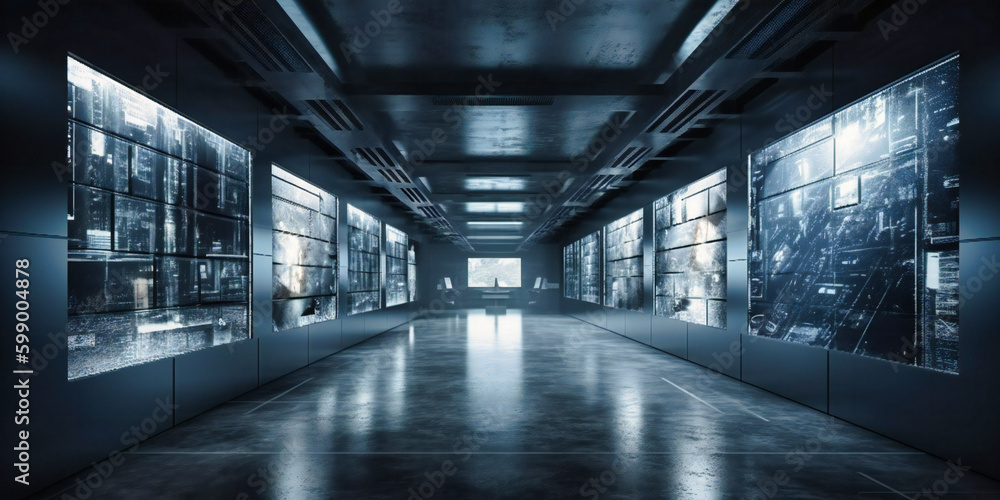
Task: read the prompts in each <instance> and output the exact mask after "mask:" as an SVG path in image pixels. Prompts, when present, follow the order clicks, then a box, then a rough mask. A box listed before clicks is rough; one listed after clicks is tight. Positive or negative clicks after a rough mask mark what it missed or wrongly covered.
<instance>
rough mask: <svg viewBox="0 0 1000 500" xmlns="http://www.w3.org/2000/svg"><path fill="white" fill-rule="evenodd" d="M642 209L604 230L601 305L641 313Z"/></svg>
mask: <svg viewBox="0 0 1000 500" xmlns="http://www.w3.org/2000/svg"><path fill="white" fill-rule="evenodd" d="M642 233H643V231H642V210H641V209H640V210H636V211H635V212H632V213H631V214H629V215H626V216H625V217H622V218H621V219H618V220H616V221H614V222H612V223H611V224H608V225H607V226H606V227H605V228H604V253H605V256H604V263H605V269H604V270H605V274H606V275H607V277H606V278H605V280H604V287H605V289H604V305H606V306H609V307H614V308H616V309H627V310H629V311H641V310H642Z"/></svg>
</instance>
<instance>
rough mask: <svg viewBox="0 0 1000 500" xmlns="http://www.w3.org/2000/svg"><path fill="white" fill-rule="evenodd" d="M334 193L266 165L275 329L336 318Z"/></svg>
mask: <svg viewBox="0 0 1000 500" xmlns="http://www.w3.org/2000/svg"><path fill="white" fill-rule="evenodd" d="M337 203H338V201H337V197H336V196H334V195H332V194H330V193H328V192H326V191H324V190H322V189H320V188H318V187H316V186H314V185H312V184H311V183H309V182H306V181H304V180H302V179H300V178H298V177H296V176H295V175H293V174H291V173H289V172H287V171H285V170H283V169H281V168H280V167H278V166H277V165H273V166H272V167H271V223H272V228H273V231H272V233H271V241H272V250H273V252H272V254H273V258H272V269H273V272H272V279H271V298H272V305H273V308H272V314H271V317H272V323H273V328H274V331H275V332H280V331H283V330H288V329H290V328H297V327H300V326H306V325H311V324H314V323H319V322H322V321H330V320H334V319H337V274H338V273H337V208H338V207H337Z"/></svg>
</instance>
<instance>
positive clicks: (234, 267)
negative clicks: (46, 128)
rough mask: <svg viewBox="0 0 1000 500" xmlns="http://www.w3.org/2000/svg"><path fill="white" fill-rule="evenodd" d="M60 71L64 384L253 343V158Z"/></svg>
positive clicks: (92, 76) (124, 92) (167, 113)
mask: <svg viewBox="0 0 1000 500" xmlns="http://www.w3.org/2000/svg"><path fill="white" fill-rule="evenodd" d="M67 63H68V71H67V77H68V91H69V92H68V98H69V101H68V114H69V116H68V119H69V120H68V127H67V135H68V142H69V147H68V153H69V165H70V167H71V173H72V178H71V180H70V184H69V190H68V196H69V204H68V227H67V230H68V236H69V241H68V248H69V255H68V259H69V262H68V292H69V304H68V309H69V321H68V324H67V326H66V329H67V335H68V347H69V355H68V359H69V366H68V376H69V379H70V380H74V379H79V378H82V377H87V376H91V375H96V374H100V373H104V372H107V371H110V370H115V369H119V368H123V367H126V366H131V365H136V364H140V363H145V362H149V361H152V360H156V359H161V358H165V357H170V356H175V355H178V354H182V353H185V352H190V351H194V350H198V349H202V348H205V347H210V346H213V345H219V344H225V343H229V342H235V341H239V340H244V339H247V338H249V336H250V330H249V327H248V318H249V289H250V261H249V256H250V232H249V228H250V223H249V222H250V190H249V176H250V152H249V151H248V150H246V149H244V148H242V147H240V146H237V145H236V144H234V143H232V142H230V141H228V140H226V139H224V138H222V137H221V136H219V135H217V134H215V133H213V132H211V131H209V130H208V129H206V128H204V127H202V126H200V125H197V124H195V123H194V122H192V121H190V120H188V119H187V118H184V117H183V116H181V115H180V114H178V113H176V112H175V111H173V110H171V109H169V108H166V107H164V106H163V105H160V104H159V103H157V102H155V101H153V100H151V99H149V98H148V97H146V96H145V95H143V94H142V93H140V92H138V91H135V90H133V89H131V88H129V87H127V86H125V85H123V84H121V83H119V82H117V81H115V80H114V79H112V78H110V77H108V76H106V75H104V74H102V73H100V72H98V71H97V70H95V69H93V68H91V67H89V66H87V65H86V64H84V63H83V62H81V61H79V60H77V59H75V58H73V57H69V58H68V60H67Z"/></svg>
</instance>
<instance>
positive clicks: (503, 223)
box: [466, 220, 524, 227]
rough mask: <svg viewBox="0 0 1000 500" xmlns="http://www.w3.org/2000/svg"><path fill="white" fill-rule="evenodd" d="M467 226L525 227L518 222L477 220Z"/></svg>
mask: <svg viewBox="0 0 1000 500" xmlns="http://www.w3.org/2000/svg"><path fill="white" fill-rule="evenodd" d="M466 224H468V225H470V226H480V227H520V226H523V225H524V223H523V222H521V221H518V220H477V221H469V222H467V223H466Z"/></svg>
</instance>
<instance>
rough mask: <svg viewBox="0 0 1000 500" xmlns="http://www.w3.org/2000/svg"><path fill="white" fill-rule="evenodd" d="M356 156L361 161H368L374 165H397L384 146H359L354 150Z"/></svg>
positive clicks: (389, 166) (391, 166) (383, 166)
mask: <svg viewBox="0 0 1000 500" xmlns="http://www.w3.org/2000/svg"><path fill="white" fill-rule="evenodd" d="M354 157H355V158H357V160H358V161H359V162H364V163H367V164H369V165H371V166H373V167H382V168H393V167H395V166H396V163H395V162H394V161H392V157H391V156H389V153H386V152H385V150H384V149H382V148H357V149H355V150H354Z"/></svg>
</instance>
